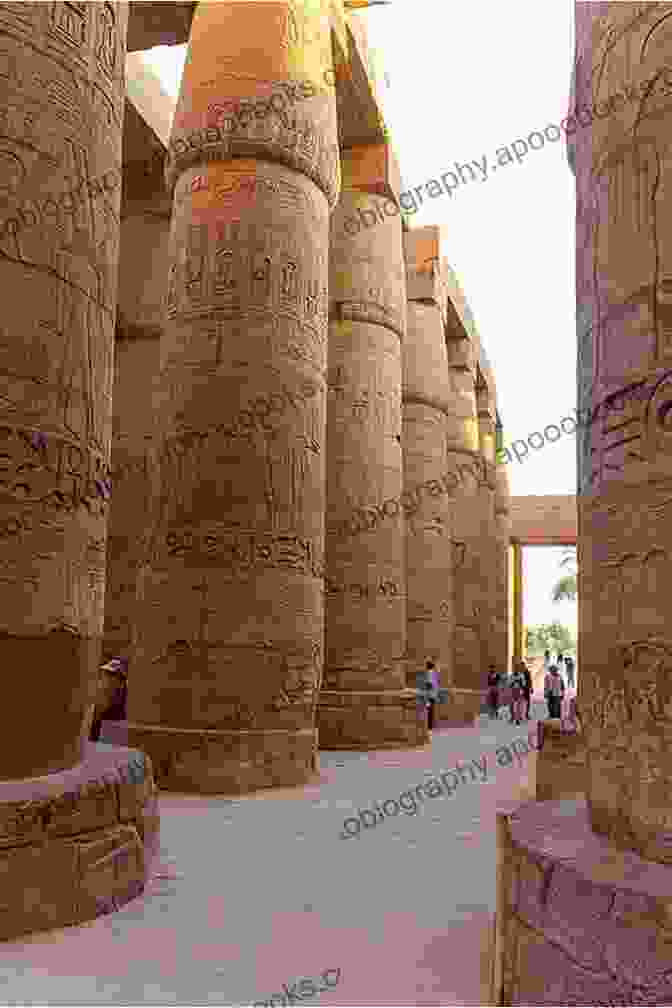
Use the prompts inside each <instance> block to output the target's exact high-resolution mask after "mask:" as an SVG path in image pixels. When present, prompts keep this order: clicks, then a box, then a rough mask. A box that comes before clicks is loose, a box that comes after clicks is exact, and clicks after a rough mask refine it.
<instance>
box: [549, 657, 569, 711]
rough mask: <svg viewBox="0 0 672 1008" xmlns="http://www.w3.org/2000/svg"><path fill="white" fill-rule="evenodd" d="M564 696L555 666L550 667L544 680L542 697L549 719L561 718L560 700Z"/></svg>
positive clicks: (561, 679)
mask: <svg viewBox="0 0 672 1008" xmlns="http://www.w3.org/2000/svg"><path fill="white" fill-rule="evenodd" d="M564 695H565V683H564V680H563V678H562V676H561V675H560V673H559V671H558V666H557V665H551V668H550V671H549V673H548V674H547V675H546V676H545V678H544V697H545V698H546V704H547V706H548V716H549V718H559V717H560V716H561V708H562V698H563V696H564Z"/></svg>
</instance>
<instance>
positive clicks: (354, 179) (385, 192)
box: [341, 143, 401, 203]
mask: <svg viewBox="0 0 672 1008" xmlns="http://www.w3.org/2000/svg"><path fill="white" fill-rule="evenodd" d="M341 188H342V189H343V190H346V189H356V190H358V191H359V192H364V193H369V194H370V195H371V196H386V197H387V198H388V199H391V200H394V202H395V203H398V202H399V194H400V192H401V175H400V172H399V162H398V161H397V158H396V156H395V154H394V151H393V150H392V147H391V145H390V144H388V143H371V144H358V145H357V146H356V147H351V148H349V149H348V150H342V151H341Z"/></svg>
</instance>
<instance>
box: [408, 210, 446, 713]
mask: <svg viewBox="0 0 672 1008" xmlns="http://www.w3.org/2000/svg"><path fill="white" fill-rule="evenodd" d="M423 230H424V231H429V230H430V229H429V228H425V229H423ZM432 230H435V231H436V237H437V245H438V229H432ZM420 243H421V240H420ZM414 246H415V242H414V236H413V231H410V232H409V235H408V236H407V238H406V251H407V269H408V274H409V279H408V293H409V300H408V304H407V310H408V336H407V339H406V342H405V343H404V348H403V436H402V445H403V452H404V492H405V494H406V496H407V498H408V500H409V503H410V505H411V506H410V507H409V514H408V515H407V518H406V578H407V593H408V603H407V604H408V617H407V624H408V644H407V665H406V674H407V682H408V685H409V686H415V684H416V675H417V674H418V672H420V671H422V670H423V669H424V668H425V664H426V662H427V660H428V659H432V660H433V661H434V662H435V663H436V666H437V668H438V670H439V676H440V681H441V685H442V686H443V687H450V686H451V685H452V683H453V647H454V640H453V635H454V598H453V594H454V587H453V584H454V582H453V578H454V565H455V559H456V556H458V554H459V550H457V551H456V550H455V548H454V543H453V535H452V533H453V521H452V494H453V492H454V490H453V487H452V486H451V484H450V482H448V483H446V477H447V473H448V472H449V470H450V467H449V466H448V465H447V456H446V421H447V416H448V414H449V411H450V399H451V388H450V375H449V372H448V360H447V356H446V340H445V331H444V318H443V312H444V310H445V306H444V305H443V304H442V297H441V289H440V287H439V286H438V285H437V284H436V280H437V267H436V265H435V264H434V263H433V262H429V263H422V262H421V263H418V262H417V260H416V257H415V255H414V254H413V253H414V252H415V251H416V249H415V247H414ZM428 277H429V278H431V280H432V282H433V284H434V296H433V297H432V298H429V297H427V296H426V295H427V294H428V293H429V291H428V290H423V289H422V285H423V284H426V283H427V282H428ZM417 294H422V295H424V296H423V297H422V299H420V298H417V299H416V297H414V295H417ZM453 482H454V481H453ZM418 488H422V489H418ZM415 495H418V506H413V502H414V496H415ZM437 713H438V714H439V716H443V714H444V711H443V709H440V710H439V711H438V712H437Z"/></svg>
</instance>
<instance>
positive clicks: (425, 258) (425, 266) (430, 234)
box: [404, 224, 441, 275]
mask: <svg viewBox="0 0 672 1008" xmlns="http://www.w3.org/2000/svg"><path fill="white" fill-rule="evenodd" d="M440 261H441V228H440V227H439V226H438V225H437V224H427V225H426V226H425V227H419V228H411V230H410V231H407V232H406V234H405V235H404V262H405V263H406V270H407V272H416V273H428V274H430V275H431V274H433V273H438V272H439V271H438V270H437V269H436V268H435V266H436V264H438V263H440Z"/></svg>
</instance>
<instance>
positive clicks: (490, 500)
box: [475, 348, 499, 688]
mask: <svg viewBox="0 0 672 1008" xmlns="http://www.w3.org/2000/svg"><path fill="white" fill-rule="evenodd" d="M482 356H483V350H482V348H481V362H480V363H479V366H478V368H477V376H476V387H475V392H476V409H477V416H478V448H479V453H480V456H481V465H482V472H483V479H482V481H481V485H480V487H479V493H478V497H479V510H480V514H481V538H480V543H479V552H480V558H481V559H480V573H481V582H480V583H481V590H482V602H481V606H480V607H479V613H480V617H481V618H480V627H481V639H482V642H483V651H482V656H483V659H482V660H483V662H484V664H485V666H486V667H485V668H484V669H483V670H482V671H481V679H480V682H478V683H476V685H477V688H478V686H480V687H481V688H483V687H484V685H485V682H484V680H485V675H486V672H487V666H488V665H489V664H490V663H491V662H494V661H496V649H495V639H496V621H495V612H496V609H497V601H498V594H499V583H498V580H497V570H498V565H499V547H498V543H497V523H496V514H495V508H496V485H497V484H496V476H495V465H496V463H495V420H496V409H495V394H494V379H493V376H492V371H491V370H490V369H489V368H488V367H487V366H486V365H485V364H484V362H483V360H482Z"/></svg>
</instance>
